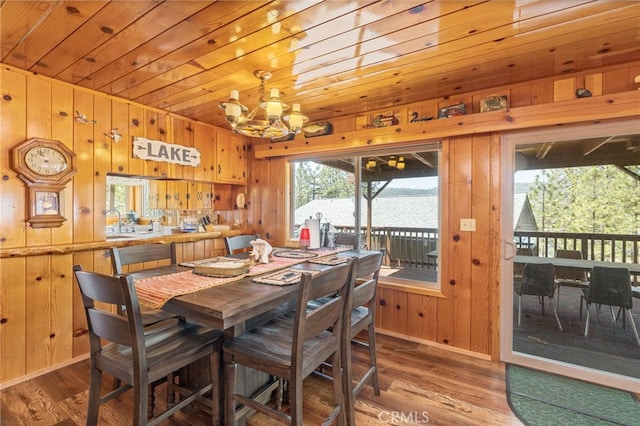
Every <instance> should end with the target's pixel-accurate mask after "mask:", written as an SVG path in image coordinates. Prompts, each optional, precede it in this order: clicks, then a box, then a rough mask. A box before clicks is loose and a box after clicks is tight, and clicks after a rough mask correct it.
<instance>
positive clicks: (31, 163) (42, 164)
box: [24, 146, 69, 176]
mask: <svg viewBox="0 0 640 426" xmlns="http://www.w3.org/2000/svg"><path fill="white" fill-rule="evenodd" d="M24 162H25V164H26V165H27V167H28V168H29V169H30V170H31V171H32V172H34V173H37V174H39V175H43V176H53V175H57V174H59V173H62V172H63V171H65V170H66V168H67V167H68V165H69V164H68V163H67V158H66V157H65V156H64V154H63V153H62V152H60V151H58V150H57V149H55V148H51V147H48V146H39V147H35V148H31V149H30V150H29V151H27V153H26V155H25V157H24Z"/></svg>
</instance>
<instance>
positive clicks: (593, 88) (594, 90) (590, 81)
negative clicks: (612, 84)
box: [580, 73, 602, 96]
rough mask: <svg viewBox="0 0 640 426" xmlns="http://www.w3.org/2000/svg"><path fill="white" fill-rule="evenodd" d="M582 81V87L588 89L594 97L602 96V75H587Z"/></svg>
mask: <svg viewBox="0 0 640 426" xmlns="http://www.w3.org/2000/svg"><path fill="white" fill-rule="evenodd" d="M581 80H582V86H580V87H584V88H586V89H588V90H589V91H590V92H591V94H592V95H593V96H600V95H602V73H595V74H587V75H585V76H584V77H582V78H581Z"/></svg>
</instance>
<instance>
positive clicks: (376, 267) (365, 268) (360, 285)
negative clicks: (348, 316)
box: [351, 251, 384, 307]
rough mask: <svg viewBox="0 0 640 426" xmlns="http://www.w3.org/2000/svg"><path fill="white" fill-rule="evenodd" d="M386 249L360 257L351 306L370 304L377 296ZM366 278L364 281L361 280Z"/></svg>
mask: <svg viewBox="0 0 640 426" xmlns="http://www.w3.org/2000/svg"><path fill="white" fill-rule="evenodd" d="M383 257H384V251H380V253H376V254H375V255H373V256H367V257H365V258H364V259H360V261H359V262H358V269H357V271H355V274H356V280H358V281H356V284H355V288H354V289H353V294H352V296H351V300H352V301H351V306H352V307H358V306H362V305H367V304H369V302H370V301H372V300H373V299H374V298H375V295H376V287H377V284H378V278H379V277H380V266H381V265H382V259H383ZM361 279H364V281H360V280H361Z"/></svg>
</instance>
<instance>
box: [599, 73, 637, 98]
mask: <svg viewBox="0 0 640 426" xmlns="http://www.w3.org/2000/svg"><path fill="white" fill-rule="evenodd" d="M630 80H631V77H630V75H629V68H620V69H616V70H612V71H605V72H604V73H603V75H602V94H603V95H609V94H611V93H618V92H626V91H628V90H630V89H631V87H630Z"/></svg>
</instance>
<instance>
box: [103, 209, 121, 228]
mask: <svg viewBox="0 0 640 426" xmlns="http://www.w3.org/2000/svg"><path fill="white" fill-rule="evenodd" d="M109 213H116V214H117V215H118V234H122V216H121V215H120V212H119V211H118V210H116V209H109V210H107V211H105V212H104V215H105V216H106V215H107V214H109Z"/></svg>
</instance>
